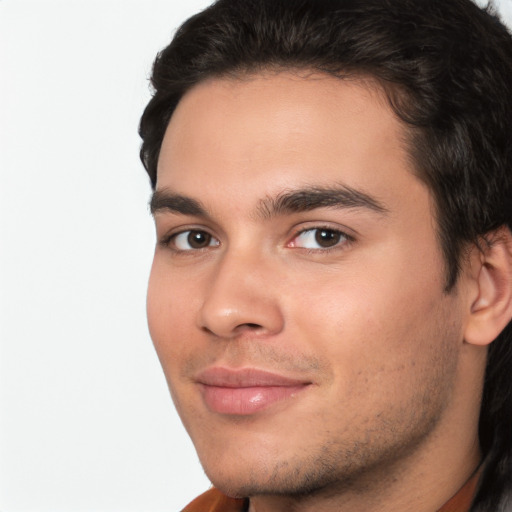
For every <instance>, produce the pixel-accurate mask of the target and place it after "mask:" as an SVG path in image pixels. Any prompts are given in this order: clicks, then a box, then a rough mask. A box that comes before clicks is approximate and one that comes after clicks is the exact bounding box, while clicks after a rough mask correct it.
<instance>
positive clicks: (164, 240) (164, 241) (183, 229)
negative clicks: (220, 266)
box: [158, 226, 220, 254]
mask: <svg viewBox="0 0 512 512" xmlns="http://www.w3.org/2000/svg"><path fill="white" fill-rule="evenodd" d="M190 232H197V233H205V234H206V235H208V236H209V237H211V239H212V240H216V242H217V243H215V244H212V245H207V246H205V247H199V248H194V247H191V248H190V249H180V248H178V247H176V246H175V245H174V246H173V241H174V240H175V239H176V238H177V237H178V236H181V235H185V234H187V233H190ZM158 244H159V245H161V246H162V247H165V248H167V249H170V250H172V251H173V252H175V253H179V254H183V253H194V252H200V251H202V250H204V249H208V248H210V247H217V246H219V245H220V240H219V238H218V237H217V236H215V235H214V234H213V233H212V232H211V231H210V230H209V229H207V228H205V227H203V226H180V227H179V228H174V229H172V230H170V231H168V232H167V233H166V234H165V235H163V236H162V237H160V238H159V241H158Z"/></svg>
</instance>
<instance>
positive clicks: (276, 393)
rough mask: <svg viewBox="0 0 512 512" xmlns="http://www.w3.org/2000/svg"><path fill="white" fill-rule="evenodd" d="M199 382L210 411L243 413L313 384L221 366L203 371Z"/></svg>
mask: <svg viewBox="0 0 512 512" xmlns="http://www.w3.org/2000/svg"><path fill="white" fill-rule="evenodd" d="M196 382H197V383H198V384H199V386H200V388H201V393H202V397H203V400H204V402H205V405H206V407H207V408H208V409H209V410H210V411H212V412H216V413H219V414H231V415H242V416H245V415H251V414H255V413H257V412H259V411H262V410H265V409H268V408H269V407H271V406H272V405H274V404H276V403H278V402H283V401H286V400H291V399H293V398H294V397H295V396H296V395H297V394H299V393H300V392H301V391H303V390H304V389H306V388H307V387H308V386H309V385H311V384H312V383H311V381H307V380H303V379H295V378H290V377H287V376H284V375H280V374H276V373H272V372H268V371H265V370H259V369H256V368H242V369H230V368H220V367H213V368H207V369H206V370H204V371H202V372H201V373H200V374H199V375H198V376H197V378H196Z"/></svg>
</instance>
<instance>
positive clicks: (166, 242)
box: [159, 225, 355, 255]
mask: <svg viewBox="0 0 512 512" xmlns="http://www.w3.org/2000/svg"><path fill="white" fill-rule="evenodd" d="M314 231H325V232H329V233H331V234H334V235H335V236H339V237H340V240H338V241H336V243H335V244H334V245H333V246H331V247H318V248H308V247H300V246H295V247H294V246H293V245H292V246H291V245H290V244H291V243H292V242H293V241H295V240H297V239H298V238H299V237H301V236H302V235H304V234H305V233H308V232H314ZM186 233H198V234H205V235H207V236H208V237H209V238H210V241H211V240H212V239H213V240H216V241H217V243H216V244H213V245H207V246H205V247H199V248H190V249H178V248H177V247H173V246H172V243H173V241H175V240H176V238H177V237H179V236H181V235H185V234H186ZM189 236H190V235H189ZM354 240H355V239H354V237H352V236H350V235H348V234H347V233H345V232H344V231H341V230H340V229H335V228H332V227H330V226H319V225H315V226H311V227H307V228H304V229H301V230H300V231H298V232H297V233H295V234H294V235H293V236H292V237H291V239H290V241H289V242H287V244H286V247H288V248H291V249H302V250H303V251H304V252H307V253H316V254H318V253H328V252H331V251H336V250H341V249H342V248H344V247H345V246H347V245H348V244H350V243H352V242H354ZM220 244H221V242H220V241H219V240H218V239H217V238H216V237H215V236H213V235H212V234H211V233H209V232H208V231H207V230H205V229H192V228H191V229H185V230H182V231H179V232H177V233H171V234H168V235H166V236H164V237H163V238H162V239H161V240H160V242H159V245H161V246H163V247H166V248H169V249H171V250H172V251H173V252H174V253H176V254H184V255H192V254H197V253H199V252H202V251H204V250H206V249H209V248H210V247H218V246H219V245H220Z"/></svg>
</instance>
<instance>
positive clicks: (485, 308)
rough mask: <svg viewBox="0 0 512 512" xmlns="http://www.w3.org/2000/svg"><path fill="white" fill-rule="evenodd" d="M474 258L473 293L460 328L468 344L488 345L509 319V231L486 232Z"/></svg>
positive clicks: (511, 259) (511, 307) (511, 312)
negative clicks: (466, 318)
mask: <svg viewBox="0 0 512 512" xmlns="http://www.w3.org/2000/svg"><path fill="white" fill-rule="evenodd" d="M477 250H478V251H479V254H478V258H477V260H478V261H473V263H472V265H471V266H472V269H471V270H472V273H473V279H474V282H475V284H476V288H475V289H476V293H475V294H474V295H473V297H472V299H471V300H472V302H471V310H470V316H469V320H468V323H467V325H466V329H465V332H464V335H465V336H464V340H465V341H466V342H467V343H470V344H472V345H480V346H483V345H488V344H489V343H491V342H492V341H493V340H494V339H496V337H497V336H498V335H499V334H500V332H501V331H502V330H503V329H504V328H505V327H506V326H507V324H508V323H509V322H510V321H511V319H512V233H511V231H510V230H509V229H508V228H507V227H502V228H500V229H498V230H496V231H493V232H491V233H488V234H487V235H486V236H485V238H484V240H483V241H482V247H480V248H478V249H477Z"/></svg>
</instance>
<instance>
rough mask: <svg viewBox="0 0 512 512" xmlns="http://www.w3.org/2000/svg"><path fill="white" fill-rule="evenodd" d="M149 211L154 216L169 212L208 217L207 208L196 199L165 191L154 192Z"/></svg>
mask: <svg viewBox="0 0 512 512" xmlns="http://www.w3.org/2000/svg"><path fill="white" fill-rule="evenodd" d="M149 210H150V212H151V214H152V215H155V213H158V212H161V211H168V212H174V213H179V214H181V215H194V216H196V217H208V212H207V211H206V208H205V207H204V206H203V205H202V204H201V203H200V202H199V201H197V200H196V199H192V198H191V197H187V196H182V195H180V194H175V193H173V192H170V191H168V190H165V189H164V190H156V191H155V192H153V195H152V196H151V200H150V201H149Z"/></svg>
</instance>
